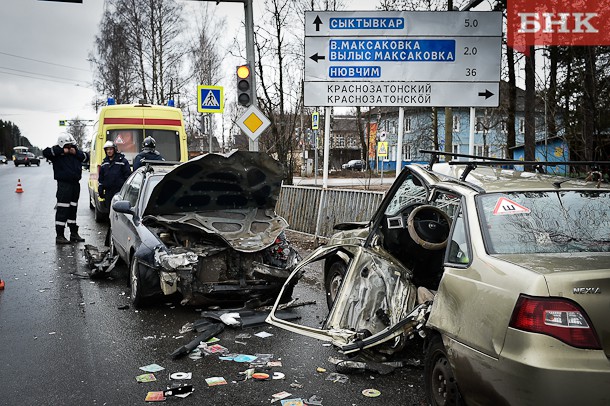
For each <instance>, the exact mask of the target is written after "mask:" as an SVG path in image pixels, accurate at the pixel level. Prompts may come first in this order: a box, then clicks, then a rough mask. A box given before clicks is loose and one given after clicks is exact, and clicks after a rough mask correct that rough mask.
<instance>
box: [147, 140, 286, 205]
mask: <svg viewBox="0 0 610 406" xmlns="http://www.w3.org/2000/svg"><path fill="white" fill-rule="evenodd" d="M282 178H283V166H282V165H281V164H280V163H279V162H278V161H276V160H275V159H273V158H271V157H270V156H269V155H267V154H264V153H261V152H252V151H237V150H236V151H233V152H231V153H229V154H206V155H202V156H199V157H197V158H194V159H192V160H190V161H188V162H185V163H183V164H181V165H179V166H177V167H176V168H175V169H173V170H172V171H170V172H168V173H167V174H166V175H165V176H164V177H163V179H162V180H161V181H160V182H159V183H158V184H157V185H156V186H155V188H154V189H153V191H152V193H151V196H150V199H148V204H147V205H146V209H145V210H144V213H143V215H144V216H146V215H159V214H175V213H188V212H202V211H215V210H231V209H256V208H259V209H274V208H275V203H276V201H277V197H278V195H279V191H280V188H281V182H282Z"/></svg>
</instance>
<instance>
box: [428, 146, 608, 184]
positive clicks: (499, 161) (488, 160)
mask: <svg viewBox="0 0 610 406" xmlns="http://www.w3.org/2000/svg"><path fill="white" fill-rule="evenodd" d="M419 152H420V153H429V154H432V157H431V159H430V163H429V164H428V165H429V168H430V169H432V165H433V164H435V163H436V162H438V156H439V155H448V156H452V157H462V158H474V159H475V160H471V161H449V162H447V163H448V164H449V165H464V166H466V168H465V169H464V172H462V175H461V176H460V180H463V181H464V180H466V176H468V174H469V173H470V172H471V171H472V170H474V169H476V168H477V166H498V165H528V166H532V167H534V170H535V171H536V172H538V173H546V170H545V168H544V167H545V166H563V165H568V166H592V165H610V161H521V160H518V159H505V158H492V157H486V156H478V155H468V154H456V153H452V152H444V151H437V150H423V149H422V150H420V151H419Z"/></svg>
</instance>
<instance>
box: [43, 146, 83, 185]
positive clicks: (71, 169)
mask: <svg viewBox="0 0 610 406" xmlns="http://www.w3.org/2000/svg"><path fill="white" fill-rule="evenodd" d="M42 155H43V156H44V157H45V158H47V159H48V160H49V161H51V162H52V163H53V178H54V179H55V180H59V181H62V182H78V181H80V178H81V176H82V173H83V166H82V164H83V162H87V160H88V159H89V156H88V155H87V154H86V153H85V152H83V151H81V150H79V149H76V155H72V154H64V149H63V148H61V147H60V146H59V145H53V146H52V147H48V148H45V149H44V150H43V151H42Z"/></svg>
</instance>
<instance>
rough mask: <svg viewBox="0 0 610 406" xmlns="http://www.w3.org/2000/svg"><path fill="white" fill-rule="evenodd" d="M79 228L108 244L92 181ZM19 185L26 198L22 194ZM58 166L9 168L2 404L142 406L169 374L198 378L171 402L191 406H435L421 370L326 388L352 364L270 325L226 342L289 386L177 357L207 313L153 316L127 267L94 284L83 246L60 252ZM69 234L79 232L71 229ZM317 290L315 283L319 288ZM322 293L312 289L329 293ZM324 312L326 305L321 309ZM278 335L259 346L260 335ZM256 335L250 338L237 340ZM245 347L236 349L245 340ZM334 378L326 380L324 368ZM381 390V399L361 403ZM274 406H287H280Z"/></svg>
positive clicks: (228, 335)
mask: <svg viewBox="0 0 610 406" xmlns="http://www.w3.org/2000/svg"><path fill="white" fill-rule="evenodd" d="M83 176H84V178H83V181H82V183H81V199H80V201H79V208H78V218H77V222H78V224H79V226H80V234H81V235H82V236H83V237H84V238H85V239H86V242H85V243H86V244H92V245H95V246H100V247H101V246H102V245H103V241H104V236H105V233H106V227H107V226H106V225H100V224H96V223H95V221H94V220H93V213H92V211H91V210H90V209H89V204H88V201H87V186H86V177H87V176H88V172H83ZM18 179H20V180H21V185H22V188H23V193H16V192H15V189H16V186H17V181H18ZM55 190H56V184H55V181H53V174H52V168H51V166H50V165H48V164H47V163H46V162H44V161H43V163H42V164H41V166H40V167H18V168H15V167H14V165H13V164H12V163H9V164H8V165H0V208H1V210H0V213H1V214H0V215H1V217H0V219H1V221H0V224H1V226H0V230H1V231H0V278H1V279H3V280H4V281H5V283H6V288H5V290H3V291H0V405H37V406H39V405H134V404H145V403H146V402H145V400H144V399H145V397H146V394H147V392H148V391H157V390H164V389H166V388H167V387H168V386H170V385H172V384H175V383H177V382H178V381H172V380H170V378H169V374H170V373H174V372H191V373H192V379H191V380H190V381H185V383H189V384H191V385H193V387H194V392H193V393H192V394H191V395H190V396H189V397H187V398H185V399H178V398H175V397H171V398H168V399H167V401H166V402H167V403H171V404H181V405H195V404H197V405H201V404H204V405H229V404H232V405H262V404H270V402H271V400H272V398H273V397H272V395H273V394H275V393H278V392H281V391H286V392H289V393H291V394H292V396H291V397H289V398H303V399H309V398H310V397H311V396H312V395H316V396H318V397H319V398H321V400H322V404H323V405H325V406H330V405H382V404H397V405H422V404H425V402H424V401H423V399H424V391H423V387H422V384H423V378H422V370H421V369H420V368H418V367H414V368H400V369H397V370H395V371H394V372H393V373H391V374H388V375H379V374H377V373H371V372H366V373H361V374H350V375H349V380H348V382H346V383H339V382H332V381H329V380H327V378H328V377H329V374H330V373H331V372H335V369H334V365H333V364H332V363H330V362H329V360H328V358H329V357H330V356H332V357H342V355H341V354H339V353H338V352H337V351H336V350H334V349H333V348H332V347H328V346H324V345H323V344H322V343H321V342H318V341H315V340H313V339H309V338H305V337H302V336H299V335H296V334H294V333H290V332H286V331H283V330H280V329H277V328H274V327H271V326H268V325H263V326H259V327H251V328H243V329H242V328H238V329H235V328H229V327H227V328H226V329H225V331H224V332H222V333H221V334H219V335H218V338H219V339H220V342H219V344H221V345H223V346H224V347H226V348H228V349H229V351H230V352H231V353H241V354H273V360H275V361H278V360H279V361H281V366H274V367H273V368H271V369H270V370H269V371H267V372H270V373H273V372H281V373H283V374H284V375H285V377H284V379H278V380H265V381H256V380H252V379H250V380H246V381H243V380H242V379H241V377H242V376H243V375H241V374H240V372H242V371H245V370H246V369H248V365H247V364H244V363H238V362H233V361H222V360H220V359H219V358H218V356H216V355H209V356H206V357H204V358H202V359H200V360H191V359H189V358H188V357H184V358H180V359H177V360H173V359H171V357H170V356H169V354H170V353H171V352H172V351H174V350H175V349H176V348H178V347H179V346H181V345H183V344H186V343H188V342H189V341H191V340H192V339H193V338H195V337H196V333H194V332H186V333H182V334H181V333H180V328H181V327H182V326H184V325H185V324H186V323H189V322H193V321H196V320H198V319H200V318H201V315H200V312H201V310H202V309H195V308H192V307H182V306H180V304H178V303H172V302H167V303H159V304H157V305H154V306H151V307H149V308H146V309H142V310H135V309H134V308H133V307H131V306H130V307H129V308H128V309H124V310H121V309H120V307H123V306H125V305H129V299H128V297H129V291H128V289H127V276H126V275H127V269H126V267H124V266H120V267H118V268H117V269H115V271H113V272H112V275H111V278H109V279H102V280H100V279H96V280H92V279H90V278H88V274H87V270H88V268H87V264H86V261H85V259H84V255H83V246H84V244H78V245H67V246H56V245H55V232H54V205H55ZM66 234H68V233H67V232H66ZM314 288H315V285H314ZM319 293H320V292H313V294H316V295H317V294H319ZM320 306H325V304H324V303H320ZM262 331H264V332H268V333H270V334H272V336H270V337H268V338H259V337H257V336H255V335H254V334H255V333H258V332H262ZM243 333H248V334H250V335H251V337H250V338H245V339H244V338H240V339H236V336H237V335H238V334H243ZM236 341H237V342H236ZM153 363H156V364H158V365H161V366H162V367H164V368H165V369H164V370H163V371H161V372H158V373H155V376H156V378H157V381H156V382H148V383H138V382H136V379H135V377H136V376H137V375H140V374H143V373H144V372H143V371H141V370H140V369H139V367H142V366H145V365H149V364H153ZM318 367H320V368H325V369H326V371H327V372H317V368H318ZM209 377H224V378H225V380H226V381H227V384H226V385H220V386H208V385H207V384H206V381H205V379H206V378H209ZM369 388H374V389H377V390H379V391H380V392H381V395H380V396H378V397H376V398H372V397H365V396H363V394H362V391H363V390H364V389H369ZM274 404H277V405H279V404H281V402H279V401H278V402H275V403H274Z"/></svg>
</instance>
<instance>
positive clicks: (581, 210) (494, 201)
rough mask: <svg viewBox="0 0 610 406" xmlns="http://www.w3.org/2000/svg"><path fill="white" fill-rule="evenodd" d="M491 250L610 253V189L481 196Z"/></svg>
mask: <svg viewBox="0 0 610 406" xmlns="http://www.w3.org/2000/svg"><path fill="white" fill-rule="evenodd" d="M477 210H478V213H479V218H480V220H481V228H482V232H483V236H484V239H485V246H486V249H487V252H488V253H490V254H530V253H562V252H610V216H608V213H609V212H610V193H608V192H603V191H599V192H597V191H593V192H592V191H553V192H523V193H506V194H500V193H498V194H489V195H482V196H479V197H478V199H477Z"/></svg>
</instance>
